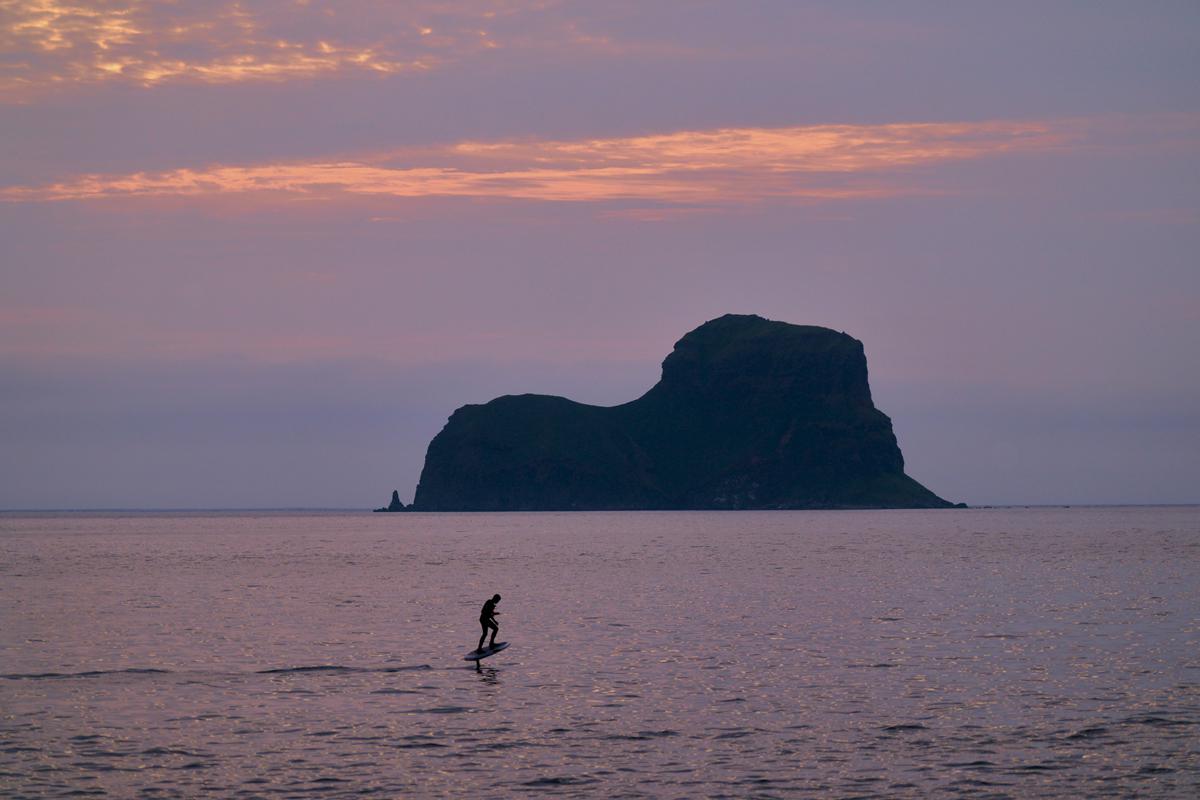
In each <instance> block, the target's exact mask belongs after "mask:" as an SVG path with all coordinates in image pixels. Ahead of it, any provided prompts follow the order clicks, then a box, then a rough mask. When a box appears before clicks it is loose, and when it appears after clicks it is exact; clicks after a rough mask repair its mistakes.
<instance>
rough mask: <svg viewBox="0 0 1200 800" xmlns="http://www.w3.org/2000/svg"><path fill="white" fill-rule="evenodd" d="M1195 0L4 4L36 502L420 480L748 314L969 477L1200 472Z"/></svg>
mask: <svg viewBox="0 0 1200 800" xmlns="http://www.w3.org/2000/svg"><path fill="white" fill-rule="evenodd" d="M1198 78H1200V4H1197V3H1195V2H1194V0H1187V1H1186V2H1150V3H1133V2H1124V3H1115V2H1114V3H1109V2H1046V1H1045V0H1039V1H1038V2H1004V3H982V2H937V3H919V2H896V3H882V2H877V3H867V2H828V3H806V2H798V0H789V1H784V0H781V1H779V2H772V1H770V0H745V1H741V0H739V1H737V2H735V1H734V0H729V1H728V2H707V1H705V0H695V1H691V2H672V1H669V0H662V1H661V2H659V1H656V0H645V1H640V2H616V1H613V2H568V1H566V0H562V1H561V2H560V1H558V0H496V1H495V2H474V1H472V0H414V1H413V2H384V1H380V2H363V1H360V0H340V1H339V2H328V3H323V2H317V1H316V0H312V1H311V2H302V1H300V0H292V1H286V2H285V1H284V0H264V2H249V0H247V2H241V3H237V2H224V1H223V0H213V1H212V2H138V1H137V0H112V1H111V2H107V1H103V2H100V1H93V0H78V1H76V2H72V1H70V0H61V1H60V0H16V1H13V0H0V131H2V133H0V242H2V244H0V281H2V282H0V397H2V398H3V400H2V402H0V441H2V442H3V449H4V458H3V460H2V462H0V508H10V509H11V508H106V507H109V508H133V507H157V508H167V507H169V508H179V507H187V508H218V507H237V508H245V507H370V506H375V505H381V504H384V503H386V501H387V499H388V496H389V495H390V493H391V491H392V489H393V488H396V489H399V491H400V495H401V498H402V499H403V500H404V501H406V502H408V501H410V500H411V499H412V493H413V489H414V487H415V485H416V482H417V478H418V475H419V472H420V468H421V464H422V461H423V458H424V453H425V446H426V444H427V443H428V441H429V439H430V438H432V436H433V435H434V434H436V433H437V431H438V430H439V429H440V428H441V426H442V425H443V424H444V422H445V420H446V418H447V417H448V416H449V414H450V413H451V412H452V411H453V410H454V409H455V408H456V407H458V406H460V405H462V404H464V403H472V402H475V403H478V402H485V401H487V400H489V399H491V398H492V397H494V396H497V395H500V394H508V393H521V392H543V393H552V394H561V395H566V396H568V397H571V398H572V399H575V400H580V401H583V402H590V403H598V404H605V405H608V404H614V403H619V402H624V401H626V400H631V399H634V398H635V397H637V396H638V395H640V394H641V393H642V392H644V391H645V390H646V389H648V388H649V387H650V386H651V385H652V384H653V383H654V382H655V381H656V380H657V378H658V373H659V365H660V362H661V360H662V358H663V357H665V356H666V354H667V353H669V352H670V350H671V346H672V344H673V343H674V342H675V340H676V339H678V338H679V337H680V336H682V335H683V334H684V333H686V332H687V331H688V330H690V329H692V328H694V327H696V326H697V325H699V324H701V323H703V322H704V321H706V320H708V319H711V318H713V317H716V316H720V315H721V314H724V313H727V312H735V313H755V314H760V315H762V316H765V317H769V318H772V319H779V320H784V321H788V322H794V323H802V324H815V325H825V326H828V327H831V328H834V329H837V330H844V331H846V332H847V333H850V334H851V335H853V336H855V337H857V338H859V339H861V340H862V341H863V342H864V345H865V347H866V352H867V358H868V364H869V368H870V373H871V384H872V389H873V391H874V395H875V401H876V405H878V406H879V407H880V408H881V409H882V410H883V411H884V412H885V413H887V414H889V415H890V416H891V417H892V419H893V422H894V425H895V429H896V434H897V436H898V438H899V441H900V446H901V449H902V450H903V452H904V455H905V459H906V463H907V471H908V472H909V474H911V475H912V476H913V477H915V478H916V479H918V480H919V481H921V482H923V483H924V484H925V485H927V486H928V487H929V488H931V489H932V490H934V491H935V492H937V493H938V494H940V495H942V496H943V497H946V498H947V499H950V500H953V501H964V502H967V503H971V504H983V503H1159V502H1197V501H1200V481H1198V480H1197V476H1200V257H1198V255H1200V80H1198Z"/></svg>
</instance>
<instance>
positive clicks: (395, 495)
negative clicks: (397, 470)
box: [373, 489, 408, 512]
mask: <svg viewBox="0 0 1200 800" xmlns="http://www.w3.org/2000/svg"><path fill="white" fill-rule="evenodd" d="M373 510H374V511H376V512H379V511H408V507H407V506H405V505H404V503H401V502H400V492H399V491H397V490H396V489H393V490H392V502H390V503H388V504H387V506H386V507H384V508H376V509H373Z"/></svg>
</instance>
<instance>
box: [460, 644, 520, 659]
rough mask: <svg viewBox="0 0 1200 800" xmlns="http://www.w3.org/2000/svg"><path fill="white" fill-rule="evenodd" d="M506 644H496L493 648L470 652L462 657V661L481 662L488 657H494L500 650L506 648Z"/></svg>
mask: <svg viewBox="0 0 1200 800" xmlns="http://www.w3.org/2000/svg"><path fill="white" fill-rule="evenodd" d="M508 644H509V643H508V642H496V646H495V647H485V648H483V649H482V650H472V651H471V652H469V653H467V654H466V655H465V656H463V661H481V660H483V659H485V658H487V657H488V656H494V655H496V653H499V652H500V651H501V650H503V649H505V648H506V647H508Z"/></svg>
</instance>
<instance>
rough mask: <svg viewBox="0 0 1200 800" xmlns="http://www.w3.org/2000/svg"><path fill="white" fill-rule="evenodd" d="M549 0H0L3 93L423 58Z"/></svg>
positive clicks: (476, 40)
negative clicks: (387, 0)
mask: <svg viewBox="0 0 1200 800" xmlns="http://www.w3.org/2000/svg"><path fill="white" fill-rule="evenodd" d="M545 5H546V2H545V0H406V1H405V2H403V3H378V2H362V0H339V1H338V2H324V3H323V2H309V1H308V0H256V2H254V3H241V2H236V0H212V1H211V2H203V3H175V2H164V1H163V0H0V52H3V53H4V54H5V61H4V63H3V65H0V99H4V100H7V101H9V102H25V101H28V100H30V99H32V98H33V97H36V96H37V95H39V94H41V93H44V92H46V91H52V90H54V89H64V88H70V87H76V86H81V85H91V84H99V83H112V82H124V83H132V84H136V85H141V86H146V87H150V86H155V85H158V84H160V83H164V82H169V81H192V82H200V83H217V84H221V83H238V82H244V81H264V80H288V79H298V78H313V77H318V76H321V75H328V74H335V73H343V72H359V73H364V72H365V73H373V74H394V73H398V72H405V71H411V70H425V69H429V68H431V67H433V66H436V65H438V64H440V63H443V62H444V61H446V60H450V59H454V58H460V57H462V56H464V55H466V54H470V53H474V52H480V51H484V50H488V49H492V48H495V47H497V46H499V43H498V42H497V41H496V36H495V34H494V32H493V31H491V30H490V28H489V26H490V25H491V24H493V23H495V22H496V21H497V20H498V19H500V18H501V17H504V16H509V15H514V14H518V13H522V12H536V11H538V10H540V9H542V8H543V7H544V6H545Z"/></svg>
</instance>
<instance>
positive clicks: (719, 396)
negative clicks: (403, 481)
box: [380, 314, 952, 511]
mask: <svg viewBox="0 0 1200 800" xmlns="http://www.w3.org/2000/svg"><path fill="white" fill-rule="evenodd" d="M951 505H952V504H951V503H949V502H947V501H946V500H943V499H942V498H941V497H938V496H937V495H936V494H934V493H933V492H931V491H930V490H929V489H926V488H925V487H924V486H922V485H921V484H920V483H918V482H917V481H915V480H913V479H912V478H911V477H909V476H908V475H906V474H905V473H904V457H903V456H902V455H901V453H900V448H899V446H898V445H897V443H896V436H895V434H894V433H893V432H892V422H891V419H889V418H888V416H887V415H886V414H884V413H883V412H881V411H880V410H879V409H877V408H875V405H874V403H873V402H872V399H871V389H870V387H869V385H868V382H867V360H866V356H865V354H864V352H863V345H862V342H860V341H859V340H857V339H855V338H854V337H852V336H850V335H848V334H846V333H840V332H838V331H834V330H830V329H828V328H822V327H816V326H811V325H792V324H789V323H785V322H777V321H772V320H767V319H764V318H762V317H759V316H754V315H739V314H727V315H725V316H723V317H720V318H718V319H714V320H711V321H709V322H706V323H704V324H703V325H701V326H700V327H698V328H696V329H695V330H693V331H691V332H690V333H688V334H687V335H685V336H684V337H683V338H682V339H680V340H679V341H678V342H677V343H676V344H675V348H674V350H673V351H672V352H671V353H670V355H668V356H667V357H666V359H665V360H664V361H663V365H662V378H661V379H660V380H659V382H658V383H657V384H656V385H655V386H654V387H653V388H651V389H650V390H649V391H648V392H646V393H645V394H644V395H642V396H641V397H639V398H638V399H636V400H633V401H631V402H628V403H624V404H622V405H618V406H612V407H601V406H591V405H585V404H583V403H577V402H574V401H572V400H568V399H566V398H563V397H553V396H548V395H535V394H523V395H506V396H504V397H498V398H496V399H495V400H492V401H491V402H489V403H485V404H483V405H466V406H463V407H462V408H459V409H458V410H457V411H455V412H454V413H453V415H451V417H450V419H449V421H448V422H447V423H446V425H445V427H444V428H443V429H442V431H441V432H440V433H438V434H437V436H435V437H434V439H433V441H431V442H430V444H429V448H428V451H427V453H426V456H425V465H424V468H423V469H422V471H421V478H420V483H419V484H418V486H417V490H416V495H415V497H414V500H413V503H412V505H411V506H407V507H405V506H403V504H400V503H399V499H398V497H396V496H395V494H393V503H392V508H389V509H388V510H397V511H406V510H412V511H561V510H636V509H647V510H652V509H663V510H667V509H680V510H682V509H816V508H944V507H949V506H951ZM380 510H384V509H380Z"/></svg>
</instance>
